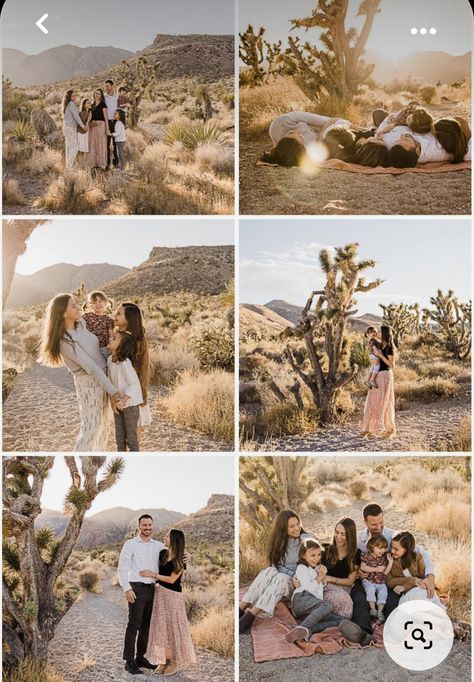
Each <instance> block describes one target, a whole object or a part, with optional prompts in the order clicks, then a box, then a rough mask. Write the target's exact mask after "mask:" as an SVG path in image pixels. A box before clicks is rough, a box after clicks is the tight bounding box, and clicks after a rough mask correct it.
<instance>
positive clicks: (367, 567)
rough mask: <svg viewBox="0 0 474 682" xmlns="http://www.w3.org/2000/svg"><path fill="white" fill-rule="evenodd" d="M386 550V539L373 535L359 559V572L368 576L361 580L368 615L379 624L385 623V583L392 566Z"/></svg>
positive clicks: (386, 592)
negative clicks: (368, 611)
mask: <svg viewBox="0 0 474 682" xmlns="http://www.w3.org/2000/svg"><path fill="white" fill-rule="evenodd" d="M387 549H388V541H387V539H386V538H384V536H383V535H374V536H372V537H371V538H369V539H368V540H367V552H365V553H362V554H361V557H360V570H361V571H362V572H363V573H367V574H368V575H367V578H364V580H362V585H363V586H364V590H365V594H366V595H367V601H368V602H369V607H370V615H371V616H372V617H373V618H377V620H378V621H379V622H380V623H383V622H384V621H385V616H384V615H383V610H384V607H385V604H386V603H387V596H388V589H387V583H386V581H387V574H388V573H390V570H391V568H392V565H393V558H392V555H391V554H390V553H387Z"/></svg>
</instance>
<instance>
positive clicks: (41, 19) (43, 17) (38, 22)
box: [36, 14, 49, 33]
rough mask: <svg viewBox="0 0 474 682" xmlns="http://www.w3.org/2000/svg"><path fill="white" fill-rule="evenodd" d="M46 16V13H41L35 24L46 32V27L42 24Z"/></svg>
mask: <svg viewBox="0 0 474 682" xmlns="http://www.w3.org/2000/svg"><path fill="white" fill-rule="evenodd" d="M48 16H49V15H48V14H43V16H42V17H41V18H40V19H38V21H37V22H36V26H37V27H38V28H39V29H40V31H43V33H48V29H47V28H45V27H44V26H43V21H46V19H47V18H48Z"/></svg>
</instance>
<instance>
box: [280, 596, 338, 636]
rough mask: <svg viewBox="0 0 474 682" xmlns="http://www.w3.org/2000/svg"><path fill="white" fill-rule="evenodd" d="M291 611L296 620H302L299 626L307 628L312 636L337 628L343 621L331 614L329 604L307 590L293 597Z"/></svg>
mask: <svg viewBox="0 0 474 682" xmlns="http://www.w3.org/2000/svg"><path fill="white" fill-rule="evenodd" d="M292 609H293V613H294V614H295V616H296V617H297V618H303V621H302V622H301V623H300V625H301V626H302V627H304V628H308V630H309V631H310V633H311V634H312V635H314V634H316V633H317V632H322V631H323V630H325V629H326V628H331V627H337V626H338V625H339V623H340V622H341V620H344V619H343V618H342V616H337V615H336V614H335V613H334V612H333V610H332V606H331V605H330V604H328V603H327V602H325V601H324V600H323V599H318V597H315V596H314V594H311V592H308V591H307V590H304V591H303V592H296V594H294V595H293V601H292Z"/></svg>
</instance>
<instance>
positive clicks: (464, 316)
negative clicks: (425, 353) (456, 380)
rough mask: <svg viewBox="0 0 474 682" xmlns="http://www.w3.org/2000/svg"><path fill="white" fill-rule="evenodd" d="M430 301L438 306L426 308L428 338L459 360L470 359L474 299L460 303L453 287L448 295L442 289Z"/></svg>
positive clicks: (424, 313)
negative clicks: (472, 301) (473, 301)
mask: <svg viewBox="0 0 474 682" xmlns="http://www.w3.org/2000/svg"><path fill="white" fill-rule="evenodd" d="M430 303H431V305H432V306H434V309H427V308H425V309H424V310H423V322H424V338H425V340H427V341H429V342H431V343H435V344H437V345H440V346H442V347H443V348H445V349H446V350H447V351H448V352H449V353H452V355H453V357H454V358H455V359H456V360H467V359H468V358H469V357H470V355H471V342H472V303H471V301H469V302H468V303H460V302H459V301H458V299H457V297H456V296H455V295H454V291H452V290H451V289H450V290H449V291H448V293H447V294H443V292H442V291H441V289H438V291H437V294H436V296H432V297H431V298H430ZM430 323H431V324H430ZM432 323H434V325H435V328H433V325H432Z"/></svg>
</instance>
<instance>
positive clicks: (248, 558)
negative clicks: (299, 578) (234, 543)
mask: <svg viewBox="0 0 474 682" xmlns="http://www.w3.org/2000/svg"><path fill="white" fill-rule="evenodd" d="M270 524H271V520H269V523H268V526H267V527H265V528H262V527H260V526H256V525H252V526H251V525H249V524H248V523H247V522H246V521H245V520H244V519H243V518H242V517H241V519H240V540H239V582H240V586H241V587H243V586H244V585H248V584H249V583H250V582H251V581H252V580H253V579H254V578H255V576H256V575H257V573H259V572H260V571H262V570H263V569H264V568H266V566H268V560H267V552H266V547H267V543H268V538H269V535H270Z"/></svg>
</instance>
